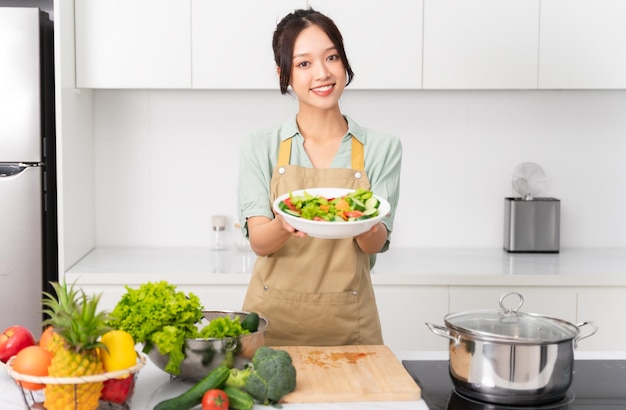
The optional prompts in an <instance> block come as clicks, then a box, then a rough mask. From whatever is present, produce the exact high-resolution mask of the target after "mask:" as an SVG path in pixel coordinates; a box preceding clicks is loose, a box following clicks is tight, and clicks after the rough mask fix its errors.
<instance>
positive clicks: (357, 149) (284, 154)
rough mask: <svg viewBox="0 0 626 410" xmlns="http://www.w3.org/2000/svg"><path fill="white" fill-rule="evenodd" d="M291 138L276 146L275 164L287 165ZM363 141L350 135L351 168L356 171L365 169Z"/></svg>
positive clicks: (289, 156)
mask: <svg viewBox="0 0 626 410" xmlns="http://www.w3.org/2000/svg"><path fill="white" fill-rule="evenodd" d="M291 140H292V138H287V139H286V140H284V141H281V143H280V146H279V147H278V162H277V164H276V165H278V166H284V165H289V159H290V158H291ZM364 151H365V150H364V148H363V143H362V142H361V141H359V140H358V139H356V138H355V137H354V135H353V136H352V169H356V170H358V171H364V170H365V153H364Z"/></svg>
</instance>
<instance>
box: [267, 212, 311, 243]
mask: <svg viewBox="0 0 626 410" xmlns="http://www.w3.org/2000/svg"><path fill="white" fill-rule="evenodd" d="M275 217H276V218H275V219H276V220H277V221H278V222H277V223H278V224H280V226H281V227H282V229H284V230H285V231H287V232H289V233H291V234H292V235H293V236H296V237H298V238H304V237H306V236H307V234H306V233H304V232H302V231H299V230H297V229H296V228H294V227H293V226H291V225H289V224H288V223H287V221H285V218H283V217H282V215H280V214H275Z"/></svg>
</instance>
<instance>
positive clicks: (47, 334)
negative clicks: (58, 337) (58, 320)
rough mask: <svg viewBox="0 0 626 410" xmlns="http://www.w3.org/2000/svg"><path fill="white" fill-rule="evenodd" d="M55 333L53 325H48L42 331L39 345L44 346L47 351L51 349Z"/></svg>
mask: <svg viewBox="0 0 626 410" xmlns="http://www.w3.org/2000/svg"><path fill="white" fill-rule="evenodd" d="M53 335H54V329H53V328H52V326H48V327H47V328H46V329H45V330H44V331H43V333H41V337H40V338H39V346H41V347H43V348H44V349H46V350H47V351H50V341H51V340H52V336H53Z"/></svg>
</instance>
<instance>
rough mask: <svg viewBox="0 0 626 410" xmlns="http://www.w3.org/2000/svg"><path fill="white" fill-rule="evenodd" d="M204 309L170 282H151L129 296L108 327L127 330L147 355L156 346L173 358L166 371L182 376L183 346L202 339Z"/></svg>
mask: <svg viewBox="0 0 626 410" xmlns="http://www.w3.org/2000/svg"><path fill="white" fill-rule="evenodd" d="M202 310H203V306H202V304H201V303H200V298H199V297H198V296H196V295H194V294H193V293H189V294H185V293H184V292H182V291H178V290H177V289H176V286H175V285H172V284H170V283H168V282H166V281H160V282H147V283H143V284H141V285H140V286H139V288H136V289H133V288H131V287H129V286H126V293H125V294H124V295H122V298H121V299H120V300H119V301H118V303H117V305H116V306H115V308H114V309H113V311H112V312H111V315H110V316H111V320H110V321H109V323H108V325H109V326H111V327H113V328H115V329H121V330H125V331H127V332H128V333H130V334H131V335H132V336H133V338H134V339H135V343H143V344H144V353H147V352H148V351H149V350H150V348H152V346H156V347H157V348H158V349H159V352H161V353H162V354H169V355H170V361H169V362H168V364H167V367H166V371H167V372H169V373H171V374H179V373H180V363H181V362H182V361H183V359H184V353H183V344H184V341H185V339H186V338H194V337H197V335H198V329H197V327H196V322H199V321H200V320H201V319H202V317H203V315H202Z"/></svg>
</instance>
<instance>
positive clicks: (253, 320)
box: [241, 312, 259, 333]
mask: <svg viewBox="0 0 626 410" xmlns="http://www.w3.org/2000/svg"><path fill="white" fill-rule="evenodd" d="M241 327H242V328H243V329H245V330H247V331H249V332H250V333H254V332H256V331H257V330H259V315H258V313H256V312H250V313H248V316H246V318H245V319H244V320H243V321H242V322H241Z"/></svg>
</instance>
